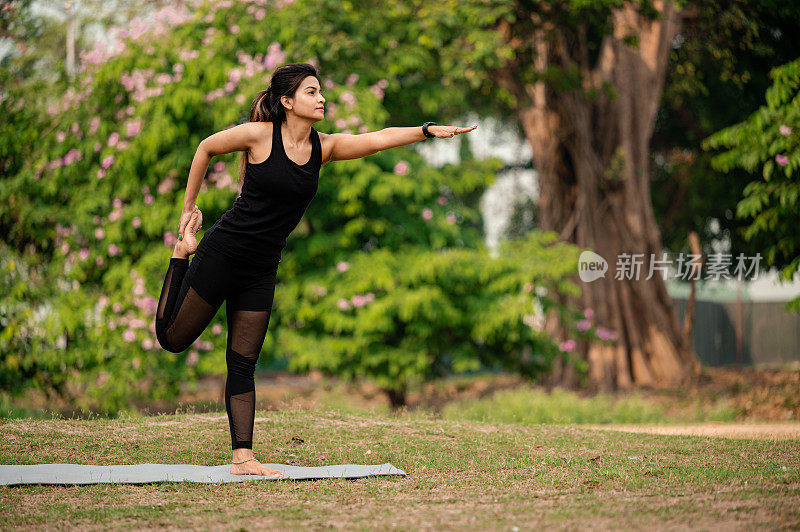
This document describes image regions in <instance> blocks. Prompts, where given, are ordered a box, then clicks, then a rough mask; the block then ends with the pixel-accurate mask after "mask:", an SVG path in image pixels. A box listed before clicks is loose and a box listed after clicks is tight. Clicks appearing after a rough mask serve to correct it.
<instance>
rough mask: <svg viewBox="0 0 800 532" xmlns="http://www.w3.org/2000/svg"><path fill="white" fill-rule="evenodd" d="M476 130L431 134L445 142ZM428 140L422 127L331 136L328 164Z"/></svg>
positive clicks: (437, 130) (447, 128) (442, 130)
mask: <svg viewBox="0 0 800 532" xmlns="http://www.w3.org/2000/svg"><path fill="white" fill-rule="evenodd" d="M476 127H478V126H470V127H458V126H439V125H436V126H428V133H430V134H431V135H434V136H435V137H437V138H440V139H443V138H450V137H453V136H455V135H460V134H461V133H469V132H470V131H472V130H473V129H475V128H476ZM425 138H426V137H425V135H424V134H423V133H422V126H414V127H387V128H384V129H381V130H380V131H373V132H371V133H362V134H360V135H348V134H345V133H334V134H332V135H327V137H326V138H325V142H326V143H330V152H329V153H330V155H329V156H328V159H327V161H325V162H331V161H344V160H347V159H360V158H361V157H366V156H367V155H372V154H374V153H378V152H379V151H383V150H388V149H389V148H396V147H398V146H405V145H406V144H412V143H414V142H419V141H420V140H425Z"/></svg>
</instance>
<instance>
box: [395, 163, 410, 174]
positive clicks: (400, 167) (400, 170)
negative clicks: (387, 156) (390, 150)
mask: <svg viewBox="0 0 800 532" xmlns="http://www.w3.org/2000/svg"><path fill="white" fill-rule="evenodd" d="M408 168H409V166H408V163H407V162H406V161H400V162H398V163H397V164H396V165H394V173H395V174H397V175H405V174H407V173H408Z"/></svg>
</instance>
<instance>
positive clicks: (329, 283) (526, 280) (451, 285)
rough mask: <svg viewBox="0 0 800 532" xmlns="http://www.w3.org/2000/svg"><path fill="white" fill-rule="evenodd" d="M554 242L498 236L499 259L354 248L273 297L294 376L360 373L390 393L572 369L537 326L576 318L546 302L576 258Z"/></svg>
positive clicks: (569, 288)
mask: <svg viewBox="0 0 800 532" xmlns="http://www.w3.org/2000/svg"><path fill="white" fill-rule="evenodd" d="M555 238H556V235H555V233H539V232H533V233H529V234H528V235H526V236H525V237H522V238H519V239H515V240H511V241H506V242H504V243H503V245H502V250H501V252H500V254H499V257H498V258H491V257H490V256H489V255H488V253H486V251H485V250H481V249H465V248H450V249H440V250H430V249H419V248H414V249H409V250H399V251H394V250H393V251H389V250H384V249H380V250H375V251H372V252H370V253H355V254H353V255H352V256H351V258H350V261H349V262H341V263H340V264H338V265H337V266H336V267H333V268H330V269H328V270H327V271H324V270H323V271H320V272H319V273H318V274H315V275H309V276H306V277H304V278H303V279H302V282H298V283H293V284H291V285H290V286H288V287H286V288H284V289H283V290H281V291H280V292H279V293H277V294H276V304H275V307H276V309H277V312H278V315H280V316H282V317H283V318H284V319H288V323H287V325H288V326H287V327H284V328H281V330H280V333H279V343H280V345H281V346H283V347H284V348H285V349H287V350H288V352H289V353H290V367H291V369H293V370H296V371H305V370H309V369H320V370H323V371H324V372H327V373H329V374H335V375H339V376H341V377H344V378H346V379H351V380H355V379H356V378H357V377H361V376H366V377H368V378H370V379H372V380H374V381H375V382H376V383H378V384H379V385H380V386H381V387H383V388H384V389H385V390H393V391H397V392H403V391H404V390H406V389H408V388H409V387H411V386H413V385H418V384H420V383H422V382H425V381H427V380H431V379H434V378H436V377H441V376H443V375H446V374H449V373H452V372H455V373H460V372H465V371H474V370H478V369H480V368H482V367H496V368H503V369H506V370H509V371H513V372H519V373H520V374H523V375H526V376H529V377H535V376H537V375H539V374H541V373H543V372H546V371H548V370H549V369H550V368H551V364H552V362H553V361H554V360H555V359H556V358H558V357H560V358H562V359H563V360H565V361H567V362H575V361H571V360H570V356H569V354H568V352H565V351H561V350H560V349H559V346H558V345H556V344H555V343H554V342H553V339H552V338H550V336H549V335H548V334H547V333H546V331H545V330H544V327H543V321H544V317H545V316H547V315H550V314H551V313H557V314H558V315H559V316H560V317H561V318H562V320H564V322H566V323H574V322H575V321H576V319H577V318H578V315H577V314H576V313H575V312H574V309H567V308H562V307H561V306H560V305H559V304H558V303H557V302H556V300H555V298H554V295H555V294H556V293H573V294H574V293H575V292H576V291H578V290H579V289H578V287H577V286H576V285H575V284H574V283H572V282H571V281H570V280H569V277H570V276H572V275H574V271H575V267H576V264H577V259H578V254H579V252H578V250H577V249H576V248H575V247H574V246H571V245H569V244H566V243H563V242H562V243H554V240H555ZM538 320H541V323H538V324H537V321H538ZM575 334H576V336H584V337H585V338H589V337H590V336H591V335H592V334H593V331H592V330H589V331H587V332H585V333H578V332H577V330H576V331H575ZM578 365H579V364H578ZM583 369H585V368H583Z"/></svg>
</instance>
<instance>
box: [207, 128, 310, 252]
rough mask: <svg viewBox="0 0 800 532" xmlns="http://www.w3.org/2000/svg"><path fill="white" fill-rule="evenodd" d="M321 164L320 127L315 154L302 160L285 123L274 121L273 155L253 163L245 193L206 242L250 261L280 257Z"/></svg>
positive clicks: (307, 202) (244, 188)
mask: <svg viewBox="0 0 800 532" xmlns="http://www.w3.org/2000/svg"><path fill="white" fill-rule="evenodd" d="M321 166H322V146H321V145H320V140H319V133H317V130H316V129H314V128H313V127H312V128H311V158H310V159H309V160H308V161H307V162H305V163H304V164H297V163H296V162H294V161H292V160H291V159H289V157H288V156H287V155H286V151H285V150H284V149H283V137H282V136H281V123H280V122H273V123H272V151H271V152H270V154H269V157H267V158H266V160H264V161H262V162H260V163H258V164H253V163H251V162H250V161H248V162H247V167H246V169H245V176H244V183H243V184H242V191H241V193H240V194H239V196H238V197H237V198H236V201H235V202H234V204H233V207H232V208H230V209H228V210H227V211H226V212H225V214H223V215H222V217H221V218H220V219H219V220H217V222H216V223H215V224H214V225H213V226H211V228H210V229H209V230H208V231H207V232H206V233H205V234H204V235H203V240H202V242H206V241H207V242H208V245H209V246H210V247H212V248H214V249H216V250H217V251H219V252H220V253H223V254H226V255H228V256H229V257H233V258H236V259H241V260H244V261H246V262H250V263H252V262H267V261H273V260H276V259H279V258H280V255H281V251H282V250H283V248H284V247H285V246H286V237H288V236H289V234H290V233H291V232H292V231H293V230H294V228H295V227H297V224H298V223H300V219H301V218H302V217H303V213H304V212H305V210H306V208H307V207H308V205H309V204H310V203H311V200H312V199H314V196H315V195H316V193H317V186H318V184H319V169H320V167H321Z"/></svg>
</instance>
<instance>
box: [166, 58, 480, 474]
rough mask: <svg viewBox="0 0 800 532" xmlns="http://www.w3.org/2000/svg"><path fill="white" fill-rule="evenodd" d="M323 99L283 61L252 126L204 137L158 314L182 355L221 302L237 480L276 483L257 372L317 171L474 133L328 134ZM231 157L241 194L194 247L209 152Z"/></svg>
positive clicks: (436, 129) (431, 129) (430, 129)
mask: <svg viewBox="0 0 800 532" xmlns="http://www.w3.org/2000/svg"><path fill="white" fill-rule="evenodd" d="M324 103H325V98H324V97H323V95H322V90H321V87H320V80H319V75H318V74H317V71H316V69H315V68H314V67H313V66H312V65H309V64H307V63H292V64H286V65H281V66H280V67H278V68H277V69H276V70H275V73H274V74H273V76H272V79H271V80H270V86H269V88H267V89H266V90H263V91H261V92H259V93H258V95H257V96H256V98H255V100H253V103H252V105H251V106H250V120H249V122H247V123H244V124H241V125H238V126H235V127H233V128H230V129H226V130H224V131H220V132H217V133H215V134H213V135H211V136H210V137H208V138H206V139H204V140H203V141H202V142H201V143H200V145H199V147H198V149H197V152H196V153H195V156H194V159H193V161H192V166H191V169H190V170H189V180H188V184H187V186H186V194H185V196H184V201H183V212H182V214H181V219H180V225H179V228H178V243H177V244H176V245H175V249H174V251H173V253H172V258H171V259H170V261H169V267H168V268H167V273H166V277H165V279H164V285H163V287H162V289H161V296H160V297H159V302H158V310H157V312H156V318H155V325H156V336H157V338H158V341H159V343H160V344H161V346H162V347H163V348H164V349H166V350H167V351H171V352H173V353H180V352H182V351H184V350H186V349H187V348H188V347H189V346H190V345H191V344H192V343H193V342H194V341H195V340H196V339H197V338H198V337H199V336H200V333H202V332H203V330H204V329H205V328H206V327H207V326H208V324H209V322H210V321H211V319H212V318H213V317H214V315H215V314H216V313H217V310H218V309H219V307H220V305H221V304H222V302H223V300H224V301H225V302H226V314H227V321H228V339H227V348H226V353H225V357H226V362H227V366H228V376H227V380H226V382H225V409H226V410H227V413H228V424H229V426H230V433H231V448H232V449H233V460H232V462H233V463H232V464H231V473H232V474H234V475H242V474H250V475H266V476H272V477H275V478H280V477H281V473H280V472H279V471H275V470H274V469H270V468H268V467H266V466H264V465H262V464H261V463H260V462H259V461H258V460H256V459H255V458H254V457H253V445H252V444H253V421H254V416H255V381H254V373H255V366H256V362H257V361H258V356H259V353H260V351H261V347H262V345H263V343H264V337H265V336H266V332H267V325H268V324H269V317H270V311H271V309H272V302H273V296H274V293H275V279H276V273H277V269H278V263H279V262H280V261H281V250H282V249H283V248H284V246H285V245H286V237H287V236H288V235H289V234H290V233H291V232H292V230H293V229H294V228H295V227H296V226H297V224H298V223H299V221H300V218H301V217H302V216H303V213H304V212H305V210H306V207H308V204H309V203H310V202H311V200H312V199H313V198H314V195H315V194H316V192H317V184H318V179H319V169H320V167H322V165H324V164H327V163H329V162H332V161H341V160H345V159H358V158H360V157H365V156H367V155H372V154H374V153H376V152H379V151H381V150H385V149H388V148H393V147H395V146H404V145H406V144H411V143H412V142H417V141H419V140H423V139H425V138H426V137H438V138H445V137H452V136H454V135H457V134H460V133H467V132H469V131H472V130H473V129H475V127H477V126H472V127H469V128H464V127H454V126H439V125H435V124H434V123H432V122H430V123H426V124H425V126H427V127H424V128H423V127H392V128H386V129H383V130H381V131H375V132H371V133H364V134H362V135H348V134H339V133H336V134H332V135H328V134H325V133H318V132H317V131H316V130H315V129H314V128H313V127H311V125H312V124H314V123H316V122H318V121H320V120H322V119H323V118H324V117H325V110H324ZM423 129H425V130H426V133H427V134H426V133H423ZM234 151H242V152H243V153H242V159H241V163H240V168H239V178H240V180H243V184H242V189H241V194H240V195H239V197H237V198H236V201H235V203H234V205H233V207H232V208H231V209H229V210H228V211H227V212H225V214H224V215H223V216H222V217H221V218H220V219H219V221H217V223H215V224H214V225H213V226H212V227H211V228H210V229H209V230H208V231H207V232H206V233H205V235H204V237H203V240H202V242H200V244H198V242H197V239H196V238H195V233H196V232H197V231H198V230H199V229H200V226H201V224H202V220H203V215H202V213H201V212H200V210H199V209H198V208H197V206H196V205H195V204H194V203H195V199H196V198H197V193H198V191H199V190H200V185H201V183H202V181H203V176H204V175H205V173H206V170H207V168H208V165H209V163H210V162H211V158H212V157H213V156H215V155H220V154H223V153H230V152H234ZM193 253H194V254H195V256H194V259H192V262H191V264H190V263H189V255H192V254H193Z"/></svg>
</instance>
